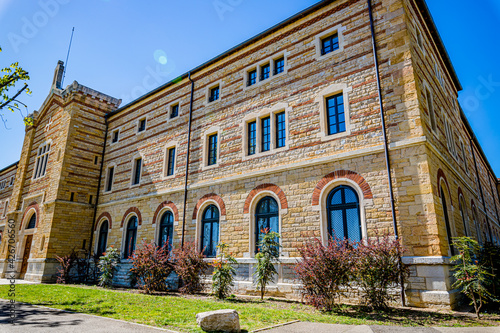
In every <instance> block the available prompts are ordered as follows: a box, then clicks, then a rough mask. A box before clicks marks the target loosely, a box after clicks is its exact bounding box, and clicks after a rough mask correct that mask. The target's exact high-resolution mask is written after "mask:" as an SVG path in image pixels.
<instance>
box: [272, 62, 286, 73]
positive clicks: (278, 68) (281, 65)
mask: <svg viewBox="0 0 500 333" xmlns="http://www.w3.org/2000/svg"><path fill="white" fill-rule="evenodd" d="M284 70H285V58H279V59H276V60H275V61H274V75H276V74H279V73H283V71H284Z"/></svg>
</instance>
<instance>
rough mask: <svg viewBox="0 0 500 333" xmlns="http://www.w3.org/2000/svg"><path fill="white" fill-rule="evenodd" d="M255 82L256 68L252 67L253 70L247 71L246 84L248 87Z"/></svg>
mask: <svg viewBox="0 0 500 333" xmlns="http://www.w3.org/2000/svg"><path fill="white" fill-rule="evenodd" d="M256 83H257V70H256V69H254V70H253V71H250V72H248V82H247V86H248V87H250V86H253V85H254V84H256Z"/></svg>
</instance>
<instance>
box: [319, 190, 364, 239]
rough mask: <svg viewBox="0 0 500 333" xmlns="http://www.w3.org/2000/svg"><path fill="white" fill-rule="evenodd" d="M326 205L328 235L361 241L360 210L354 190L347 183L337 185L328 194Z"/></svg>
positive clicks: (334, 237)
mask: <svg viewBox="0 0 500 333" xmlns="http://www.w3.org/2000/svg"><path fill="white" fill-rule="evenodd" d="M326 206H327V207H326V210H327V217H328V235H329V237H332V238H333V239H340V240H343V239H348V240H351V241H353V242H359V241H361V239H362V230H361V211H360V202H359V197H358V194H357V193H356V191H355V190H354V189H353V188H352V187H350V186H347V185H340V186H337V187H335V188H334V189H333V190H331V191H330V193H329V194H328V198H327V203H326Z"/></svg>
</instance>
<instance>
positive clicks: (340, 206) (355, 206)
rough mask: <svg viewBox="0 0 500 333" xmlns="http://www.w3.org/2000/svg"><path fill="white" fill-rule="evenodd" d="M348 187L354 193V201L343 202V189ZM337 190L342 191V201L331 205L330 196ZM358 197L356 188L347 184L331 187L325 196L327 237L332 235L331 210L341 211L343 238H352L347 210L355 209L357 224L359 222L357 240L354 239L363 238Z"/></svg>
mask: <svg viewBox="0 0 500 333" xmlns="http://www.w3.org/2000/svg"><path fill="white" fill-rule="evenodd" d="M346 189H349V190H350V191H352V192H353V193H354V195H355V196H356V203H346V202H345V190H346ZM338 191H341V193H342V203H341V204H336V205H333V204H331V198H332V196H333V195H335V194H336V193H337V192H338ZM360 201H361V200H360V198H359V194H358V193H357V191H356V189H354V188H352V187H351V186H349V185H338V186H336V187H334V188H332V189H331V190H330V191H329V192H328V194H327V197H326V211H327V233H328V237H333V236H334V235H333V233H332V231H333V221H332V217H331V212H332V211H339V210H340V211H342V224H343V227H344V238H342V239H341V240H343V239H349V240H353V239H352V238H350V237H349V226H348V221H347V210H348V209H356V210H357V216H358V224H359V237H360V239H359V240H354V241H355V242H359V241H362V240H363V227H362V223H361V207H360ZM346 236H347V237H346Z"/></svg>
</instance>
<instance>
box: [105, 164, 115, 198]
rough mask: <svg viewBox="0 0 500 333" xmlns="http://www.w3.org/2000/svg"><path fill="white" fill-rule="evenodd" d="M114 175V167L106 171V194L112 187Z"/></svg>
mask: <svg viewBox="0 0 500 333" xmlns="http://www.w3.org/2000/svg"><path fill="white" fill-rule="evenodd" d="M114 174H115V167H111V168H109V169H108V177H107V182H106V192H110V191H111V188H112V186H113V176H114Z"/></svg>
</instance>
